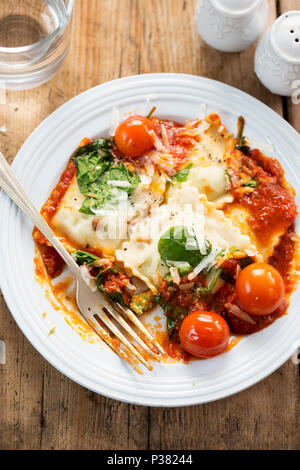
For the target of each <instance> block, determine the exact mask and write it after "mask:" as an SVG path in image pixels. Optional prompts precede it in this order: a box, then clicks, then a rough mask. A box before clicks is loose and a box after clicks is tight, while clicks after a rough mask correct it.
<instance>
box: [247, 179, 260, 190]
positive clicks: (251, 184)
mask: <svg viewBox="0 0 300 470" xmlns="http://www.w3.org/2000/svg"><path fill="white" fill-rule="evenodd" d="M243 186H249V187H250V188H257V186H258V182H257V181H256V180H253V179H252V180H250V181H248V182H247V183H244V184H243Z"/></svg>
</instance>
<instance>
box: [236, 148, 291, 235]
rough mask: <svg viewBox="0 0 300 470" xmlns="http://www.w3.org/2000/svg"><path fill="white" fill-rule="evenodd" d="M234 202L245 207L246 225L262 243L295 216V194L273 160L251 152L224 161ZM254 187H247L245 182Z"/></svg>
mask: <svg viewBox="0 0 300 470" xmlns="http://www.w3.org/2000/svg"><path fill="white" fill-rule="evenodd" d="M227 164H228V169H229V172H230V177H231V190H232V194H233V196H234V198H235V203H239V204H240V205H241V206H242V207H244V208H246V209H247V211H248V213H249V214H250V215H249V218H248V222H249V224H250V226H251V228H252V229H253V231H254V233H255V234H256V236H257V238H258V239H259V240H260V241H261V242H262V244H267V243H268V241H269V240H270V239H271V237H272V236H273V235H274V234H277V233H284V232H285V231H286V230H287V229H288V228H289V226H290V225H291V224H292V223H293V221H294V220H295V217H296V215H297V214H298V210H297V206H296V203H295V199H294V195H293V194H292V193H291V191H290V190H289V189H287V187H285V186H286V185H285V181H284V177H283V170H282V168H281V166H280V164H279V162H277V161H276V160H274V159H272V158H268V157H266V156H265V155H263V154H262V153H261V152H260V151H259V150H257V149H254V150H252V151H250V152H249V153H248V154H247V155H244V154H242V153H241V152H239V151H237V150H234V151H233V152H232V156H231V157H230V158H229V159H228V160H227ZM245 178H246V179H247V180H248V181H249V180H250V181H252V182H254V184H256V185H257V186H256V187H253V188H250V189H249V187H248V188H247V187H246V185H247V182H246V183H245Z"/></svg>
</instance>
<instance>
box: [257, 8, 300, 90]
mask: <svg viewBox="0 0 300 470" xmlns="http://www.w3.org/2000/svg"><path fill="white" fill-rule="evenodd" d="M255 72H256V75H257V76H258V78H259V79H260V81H261V82H262V83H263V85H264V86H265V87H266V88H268V89H269V90H270V91H271V92H272V93H276V94H278V95H283V96H292V95H293V93H294V92H295V88H296V87H297V86H298V88H299V85H300V83H299V80H300V11H290V12H288V13H285V14H283V15H281V16H280V17H279V18H277V20H276V21H275V22H274V23H273V25H272V26H271V28H269V30H268V31H267V32H266V34H265V35H264V36H263V38H262V40H261V41H260V43H259V45H258V47H257V49H256V53H255ZM297 81H298V83H297Z"/></svg>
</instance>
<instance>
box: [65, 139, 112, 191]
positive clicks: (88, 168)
mask: <svg viewBox="0 0 300 470" xmlns="http://www.w3.org/2000/svg"><path fill="white" fill-rule="evenodd" d="M111 147H112V143H111V142H110V141H109V140H107V139H95V140H93V142H91V143H89V144H88V145H85V146H83V147H80V148H79V149H77V150H76V151H75V152H74V154H73V157H72V159H73V161H74V163H75V165H76V169H77V182H78V186H79V189H80V192H81V193H82V194H84V195H85V194H87V193H88V192H92V188H91V185H92V184H93V183H95V182H96V181H97V180H99V178H100V177H101V176H102V174H103V173H104V172H105V171H106V170H107V169H108V168H109V166H110V165H111V162H112V153H111V150H110V149H111Z"/></svg>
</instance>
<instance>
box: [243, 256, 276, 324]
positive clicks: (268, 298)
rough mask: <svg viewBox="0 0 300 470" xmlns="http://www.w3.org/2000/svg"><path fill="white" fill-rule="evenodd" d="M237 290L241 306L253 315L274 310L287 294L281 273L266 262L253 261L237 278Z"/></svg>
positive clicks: (265, 313) (264, 313)
mask: <svg viewBox="0 0 300 470" xmlns="http://www.w3.org/2000/svg"><path fill="white" fill-rule="evenodd" d="M235 291H236V295H237V299H238V303H239V304H240V307H241V308H242V309H243V310H245V311H246V312H248V313H251V314H252V315H267V314H269V313H272V312H274V310H276V309H277V308H278V307H279V305H280V304H281V302H282V301H283V299H284V294H285V289H284V282H283V279H282V276H281V274H280V273H279V272H278V271H277V269H275V268H274V267H273V266H271V265H270V264H266V263H253V264H250V265H249V266H247V267H246V268H245V269H243V270H242V271H241V272H240V274H239V276H238V278H237V281H236V285H235Z"/></svg>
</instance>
